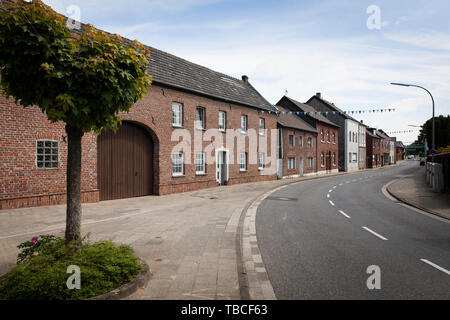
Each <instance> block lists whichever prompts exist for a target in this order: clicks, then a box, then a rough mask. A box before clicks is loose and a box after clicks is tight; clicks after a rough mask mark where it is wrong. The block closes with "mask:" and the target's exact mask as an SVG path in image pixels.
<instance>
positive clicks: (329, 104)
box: [306, 95, 359, 123]
mask: <svg viewBox="0 0 450 320" xmlns="http://www.w3.org/2000/svg"><path fill="white" fill-rule="evenodd" d="M314 98H316V99H317V100H319V101H321V102H322V103H324V104H326V105H327V106H329V107H330V108H331V109H333V110H335V111H337V112H340V115H341V116H343V117H344V118H346V119H350V120H353V121H356V122H358V123H359V121H358V120H356V119H355V118H353V117H351V116H349V115H348V114H347V113H344V111H343V110H341V109H339V108H338V107H336V105H335V104H334V103H332V102H330V101H327V100H325V99H324V98H322V97H320V98H319V97H318V96H317V95H314V96H312V97H311V98H310V99H309V100H308V101H307V102H306V103H308V102H309V101H311V100H312V99H314Z"/></svg>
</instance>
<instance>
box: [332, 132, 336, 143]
mask: <svg viewBox="0 0 450 320" xmlns="http://www.w3.org/2000/svg"><path fill="white" fill-rule="evenodd" d="M332 136H333V143H334V144H336V134H335V133H334V132H333V134H332Z"/></svg>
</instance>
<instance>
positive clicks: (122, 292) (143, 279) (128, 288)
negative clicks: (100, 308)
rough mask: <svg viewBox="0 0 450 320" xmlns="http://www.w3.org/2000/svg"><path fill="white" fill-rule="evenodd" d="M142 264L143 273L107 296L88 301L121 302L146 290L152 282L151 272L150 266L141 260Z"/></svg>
mask: <svg viewBox="0 0 450 320" xmlns="http://www.w3.org/2000/svg"><path fill="white" fill-rule="evenodd" d="M139 262H140V264H141V272H139V273H138V275H137V276H136V277H135V278H134V279H133V280H131V281H130V282H127V283H125V284H123V285H122V286H120V287H119V288H117V289H114V290H113V291H110V292H107V293H105V294H102V295H99V296H96V297H92V298H89V299H87V300H120V299H124V298H126V297H128V296H130V295H131V294H133V293H135V292H136V291H137V290H138V289H141V288H144V287H145V286H146V285H147V283H148V281H149V280H150V276H151V272H150V268H149V266H148V264H147V263H146V262H145V261H144V260H142V259H140V258H139Z"/></svg>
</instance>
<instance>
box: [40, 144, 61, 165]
mask: <svg viewBox="0 0 450 320" xmlns="http://www.w3.org/2000/svg"><path fill="white" fill-rule="evenodd" d="M58 162H59V159H58V142H57V141H51V140H38V141H37V142H36V166H37V167H38V168H39V169H56V168H58Z"/></svg>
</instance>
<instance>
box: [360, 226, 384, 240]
mask: <svg viewBox="0 0 450 320" xmlns="http://www.w3.org/2000/svg"><path fill="white" fill-rule="evenodd" d="M362 228H363V229H364V230H366V231H369V232H370V233H371V234H373V235H374V236H377V237H378V238H380V239H381V240H387V238H385V237H383V236H382V235H380V234H378V233H376V232H375V231H373V230H370V229H369V228H367V227H362Z"/></svg>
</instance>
